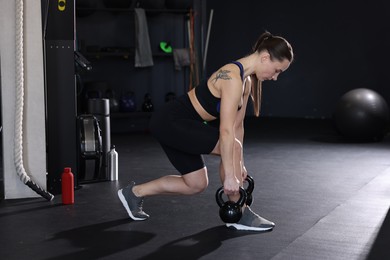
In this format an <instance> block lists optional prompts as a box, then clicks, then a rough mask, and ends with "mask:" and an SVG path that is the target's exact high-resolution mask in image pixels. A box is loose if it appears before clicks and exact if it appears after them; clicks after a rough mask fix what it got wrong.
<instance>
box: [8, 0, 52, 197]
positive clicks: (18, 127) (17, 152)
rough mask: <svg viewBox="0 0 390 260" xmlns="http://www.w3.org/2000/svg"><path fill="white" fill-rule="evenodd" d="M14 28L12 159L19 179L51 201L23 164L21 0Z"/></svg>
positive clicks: (17, 3)
mask: <svg viewBox="0 0 390 260" xmlns="http://www.w3.org/2000/svg"><path fill="white" fill-rule="evenodd" d="M15 2H16V10H15V11H16V28H15V34H16V37H15V48H16V50H15V57H16V61H15V74H16V76H15V77H16V82H15V83H16V93H15V96H16V102H15V103H16V109H15V140H14V143H15V147H14V160H15V167H16V173H17V174H18V175H19V177H20V180H21V181H22V182H23V183H24V184H26V185H27V186H28V187H30V188H31V189H32V190H33V191H35V192H36V193H38V194H39V195H41V196H42V197H43V198H45V199H47V200H48V201H51V200H52V199H53V198H54V196H53V195H52V194H50V193H49V192H47V191H45V190H43V189H42V188H41V187H39V186H38V185H37V184H36V183H35V182H34V181H32V180H31V178H30V176H28V174H27V172H26V170H25V169H24V166H23V106H24V68H23V66H24V60H23V0H16V1H15Z"/></svg>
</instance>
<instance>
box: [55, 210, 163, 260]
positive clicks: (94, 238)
mask: <svg viewBox="0 0 390 260" xmlns="http://www.w3.org/2000/svg"><path fill="white" fill-rule="evenodd" d="M130 223H131V222H129V219H128V218H126V219H121V220H115V221H109V222H104V223H99V224H95V225H89V226H85V227H80V228H75V229H71V230H67V231H63V232H59V233H57V234H55V235H54V238H51V239H50V240H57V239H66V240H68V241H69V242H70V243H71V244H72V245H73V246H74V247H75V248H79V249H80V250H79V251H76V252H72V253H67V254H63V255H60V256H55V257H51V258H49V259H64V260H65V259H97V258H101V257H104V256H109V255H112V254H116V253H119V252H121V251H123V250H128V249H130V248H134V247H137V246H139V245H141V244H144V243H146V242H148V241H149V240H151V239H152V238H153V237H155V234H153V233H147V232H140V231H132V230H129V229H130V227H129V228H128V230H126V229H125V230H124V229H123V226H122V227H119V226H121V225H126V224H130ZM115 228H118V230H115ZM119 228H121V230H119ZM76 250H77V249H76Z"/></svg>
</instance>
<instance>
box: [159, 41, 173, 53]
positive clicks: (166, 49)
mask: <svg viewBox="0 0 390 260" xmlns="http://www.w3.org/2000/svg"><path fill="white" fill-rule="evenodd" d="M160 49H161V50H162V51H163V52H165V53H172V46H171V45H170V44H169V43H167V42H160Z"/></svg>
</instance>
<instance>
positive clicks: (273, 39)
mask: <svg viewBox="0 0 390 260" xmlns="http://www.w3.org/2000/svg"><path fill="white" fill-rule="evenodd" d="M264 50H266V51H268V53H269V55H270V57H271V60H275V59H276V60H278V61H281V62H282V61H283V60H285V59H287V60H288V61H289V62H290V63H291V62H292V61H293V60H294V53H293V49H292V47H291V45H290V43H289V42H288V41H287V40H286V39H284V38H283V37H280V36H274V35H272V34H271V33H270V32H268V31H266V32H264V33H262V34H261V35H260V37H259V39H258V40H257V41H256V43H255V45H254V46H253V52H257V53H260V52H261V51H264ZM250 77H251V78H250V80H251V97H252V101H253V110H254V113H255V116H256V117H258V116H259V115H260V107H261V91H262V85H261V81H260V80H258V79H257V77H256V75H251V76H250Z"/></svg>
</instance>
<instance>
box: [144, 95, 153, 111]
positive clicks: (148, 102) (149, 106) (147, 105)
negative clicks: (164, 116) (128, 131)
mask: <svg viewBox="0 0 390 260" xmlns="http://www.w3.org/2000/svg"><path fill="white" fill-rule="evenodd" d="M153 110H154V107H153V103H152V98H151V96H150V94H149V93H146V94H145V97H144V103H143V104H142V111H144V112H153Z"/></svg>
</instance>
